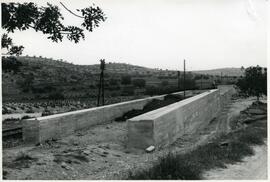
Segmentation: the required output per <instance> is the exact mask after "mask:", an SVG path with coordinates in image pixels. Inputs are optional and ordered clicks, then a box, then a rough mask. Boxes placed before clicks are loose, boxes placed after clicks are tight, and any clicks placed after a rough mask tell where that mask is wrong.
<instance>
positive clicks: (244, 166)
mask: <svg viewBox="0 0 270 182" xmlns="http://www.w3.org/2000/svg"><path fill="white" fill-rule="evenodd" d="M253 149H254V152H255V155H253V156H250V157H245V158H244V159H243V162H241V163H237V164H233V165H231V164H230V165H227V168H226V169H220V168H219V169H214V170H211V171H208V172H206V173H205V174H204V179H206V180H244V179H245V180H255V179H256V180H266V179H267V145H263V146H256V147H254V148H253Z"/></svg>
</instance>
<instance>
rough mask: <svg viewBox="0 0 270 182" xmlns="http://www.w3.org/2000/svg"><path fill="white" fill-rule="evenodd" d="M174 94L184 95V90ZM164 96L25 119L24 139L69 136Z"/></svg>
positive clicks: (33, 140) (39, 141)
mask: <svg viewBox="0 0 270 182" xmlns="http://www.w3.org/2000/svg"><path fill="white" fill-rule="evenodd" d="M193 92H198V91H186V95H191V94H192V93H193ZM174 94H178V95H182V94H183V92H177V93H174ZM164 96H165V95H160V96H155V97H148V98H145V99H138V100H133V101H127V102H121V103H117V104H112V105H106V106H101V107H95V108H90V109H84V110H79V111H72V112H67V113H62V114H55V115H51V116H45V117H38V118H34V119H28V120H23V122H22V123H23V140H24V142H26V143H34V144H35V143H42V142H44V141H46V140H49V139H53V138H61V137H63V136H68V135H70V134H73V133H74V132H75V131H77V130H82V129H87V128H89V127H91V126H94V125H97V124H102V123H106V122H110V121H112V120H114V119H115V118H117V117H120V116H122V115H123V114H124V113H126V112H128V111H130V110H132V109H143V107H144V106H145V105H146V104H147V103H148V102H150V101H151V100H153V99H160V100H163V99H164Z"/></svg>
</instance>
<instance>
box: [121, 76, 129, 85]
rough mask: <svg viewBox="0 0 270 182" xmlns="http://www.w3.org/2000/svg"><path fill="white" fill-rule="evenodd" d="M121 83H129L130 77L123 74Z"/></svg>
mask: <svg viewBox="0 0 270 182" xmlns="http://www.w3.org/2000/svg"><path fill="white" fill-rule="evenodd" d="M121 84H123V85H129V84H131V77H130V76H129V75H124V76H122V77H121Z"/></svg>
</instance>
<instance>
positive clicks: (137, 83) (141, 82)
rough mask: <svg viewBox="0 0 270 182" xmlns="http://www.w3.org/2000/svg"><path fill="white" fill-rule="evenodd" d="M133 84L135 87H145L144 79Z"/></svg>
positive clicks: (136, 80)
mask: <svg viewBox="0 0 270 182" xmlns="http://www.w3.org/2000/svg"><path fill="white" fill-rule="evenodd" d="M132 83H133V85H134V86H135V87H139V88H143V87H145V80H144V79H134V80H132Z"/></svg>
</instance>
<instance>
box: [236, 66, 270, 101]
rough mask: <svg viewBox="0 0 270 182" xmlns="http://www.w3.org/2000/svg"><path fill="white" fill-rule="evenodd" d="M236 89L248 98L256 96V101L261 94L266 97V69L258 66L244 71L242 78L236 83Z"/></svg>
mask: <svg viewBox="0 0 270 182" xmlns="http://www.w3.org/2000/svg"><path fill="white" fill-rule="evenodd" d="M237 86H238V88H239V89H240V90H241V92H242V93H244V94H246V95H248V96H256V97H257V100H259V97H261V96H262V95H263V94H264V95H267V69H266V68H264V69H262V67H260V66H256V67H252V66H251V67H248V68H246V69H245V75H244V77H242V78H240V79H239V80H238V82H237Z"/></svg>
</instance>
